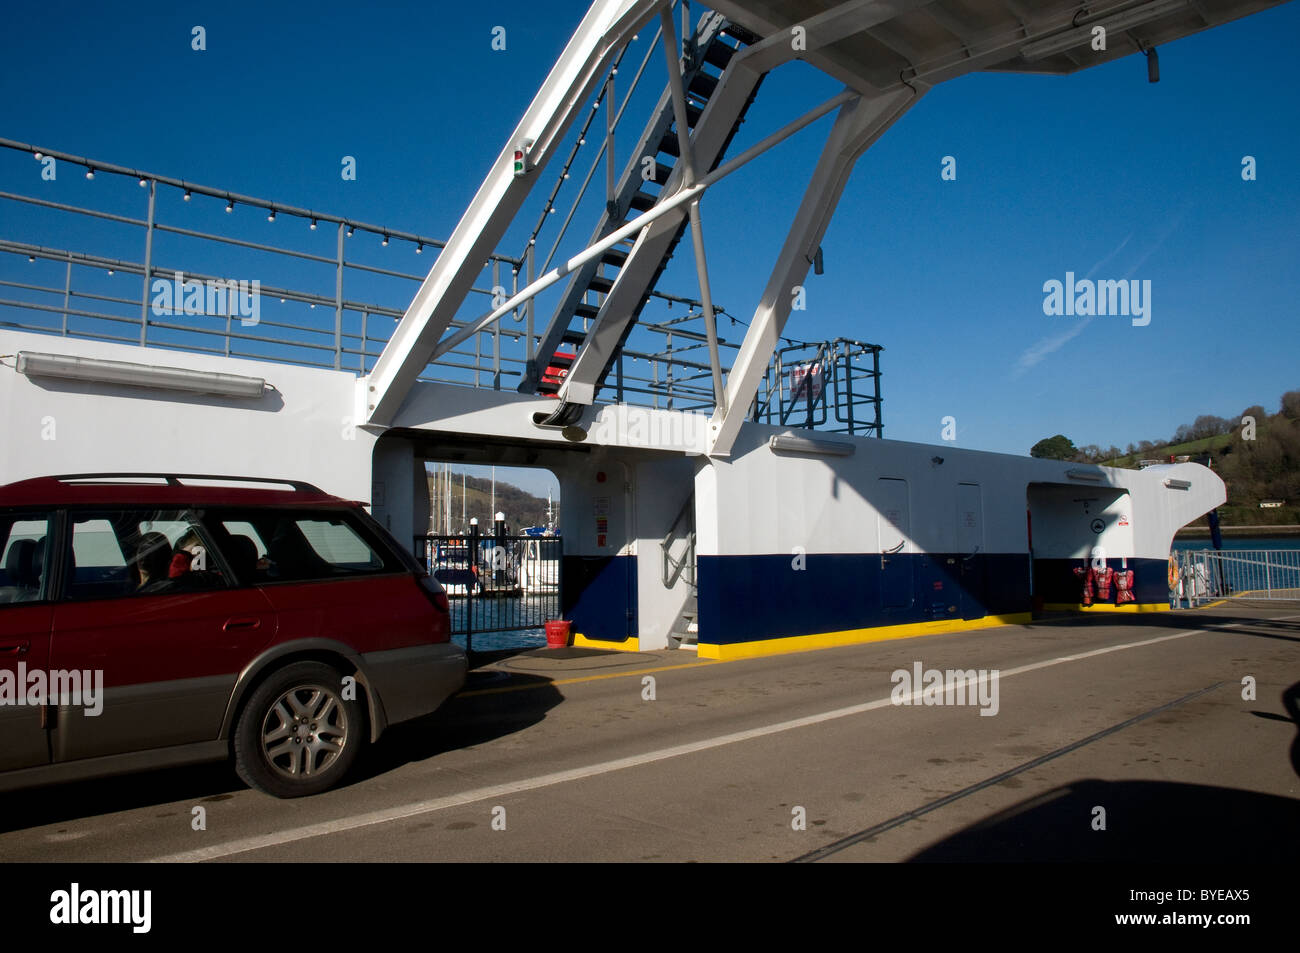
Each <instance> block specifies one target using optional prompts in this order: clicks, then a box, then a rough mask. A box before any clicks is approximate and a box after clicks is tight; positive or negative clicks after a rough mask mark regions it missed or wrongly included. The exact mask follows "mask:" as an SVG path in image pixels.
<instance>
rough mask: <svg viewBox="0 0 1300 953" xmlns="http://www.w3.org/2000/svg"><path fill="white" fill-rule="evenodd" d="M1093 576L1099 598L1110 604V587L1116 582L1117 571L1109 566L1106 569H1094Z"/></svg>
mask: <svg viewBox="0 0 1300 953" xmlns="http://www.w3.org/2000/svg"><path fill="white" fill-rule="evenodd" d="M1092 575H1093V579H1094V581H1095V582H1096V584H1097V598H1098V599H1100V600H1101V601H1102V602H1110V587H1111V586H1112V585H1113V584H1114V582H1115V570H1113V569H1111V568H1110V567H1109V566H1107V567H1106V568H1105V569H1094V570H1093V571H1092Z"/></svg>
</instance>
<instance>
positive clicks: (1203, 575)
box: [1179, 549, 1300, 607]
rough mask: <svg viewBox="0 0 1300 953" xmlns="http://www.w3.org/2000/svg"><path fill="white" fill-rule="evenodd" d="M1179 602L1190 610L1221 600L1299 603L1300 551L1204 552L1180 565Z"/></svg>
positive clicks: (1190, 555)
mask: <svg viewBox="0 0 1300 953" xmlns="http://www.w3.org/2000/svg"><path fill="white" fill-rule="evenodd" d="M1179 582H1180V588H1181V592H1180V596H1179V598H1180V602H1181V603H1182V604H1186V605H1189V606H1192V607H1196V606H1202V605H1205V604H1206V603H1209V602H1216V601H1219V600H1222V599H1234V600H1242V601H1254V600H1260V601H1265V602H1300V550H1298V549H1238V550H1213V549H1205V550H1199V551H1193V552H1187V553H1183V554H1182V556H1181V559H1180V561H1179Z"/></svg>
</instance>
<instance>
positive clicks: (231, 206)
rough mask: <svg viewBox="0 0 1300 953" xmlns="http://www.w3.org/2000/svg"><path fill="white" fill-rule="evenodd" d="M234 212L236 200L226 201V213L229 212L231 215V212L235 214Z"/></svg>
mask: <svg viewBox="0 0 1300 953" xmlns="http://www.w3.org/2000/svg"><path fill="white" fill-rule="evenodd" d="M234 210H235V200H234V199H227V200H226V212H227V213H230V212H233V211H234Z"/></svg>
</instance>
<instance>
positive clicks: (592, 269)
mask: <svg viewBox="0 0 1300 953" xmlns="http://www.w3.org/2000/svg"><path fill="white" fill-rule="evenodd" d="M757 39H758V38H757V37H756V36H754V35H753V34H751V33H749V32H748V31H745V30H742V29H740V28H738V27H736V26H735V25H734V24H730V23H728V22H727V21H726V20H724V19H722V18H721V17H720V16H718V15H717V14H705V15H704V16H702V17H701V19H700V21H699V24H698V26H697V27H696V30H695V33H694V34H693V35H692V37H691V41H690V43H689V44H688V54H689V55H688V56H687V57H686V60H685V65H684V70H685V71H684V73H683V76H682V82H683V85H684V86H685V88H686V91H687V105H686V121H687V125H688V127H689V128H690V129H691V130H694V129H695V127H696V126H697V125H698V124H699V122H700V119H701V117H702V116H703V115H704V111H705V107H706V106H707V105H708V103H709V100H710V98H711V97H712V96H713V95H714V93H715V92H716V91H717V88H718V85H719V83H720V80H721V73H720V72H717V73H714V72H709V70H714V71H722V70H725V69H726V67H727V65H728V64H729V63H730V62H731V60H732V59H733V57H734V56H735V54H736V53H737V52H738V51H739V50H740V49H742V48H743V47H744V46H745V45H747V44H749V43H754V42H756V41H757ZM706 67H707V70H706ZM752 100H753V97H752V96H750V97H749V100H748V101H746V102H745V104H744V106H743V108H742V109H741V110H740V112H739V115H738V116H736V117H735V118H734V120H732V121H731V127H730V130H729V132H728V134H727V135H726V137H725V142H724V145H723V147H722V151H723V152H725V150H726V146H727V145H728V144H730V141H731V139H732V137H733V136H734V135H735V132H736V130H737V129H738V128H739V126H740V124H741V122H742V121H743V120H744V116H745V112H746V111H747V110H748V108H749V103H750V102H752ZM724 121H725V120H724ZM633 155H634V156H646V155H653V156H654V157H655V161H654V167H653V175H652V177H651V178H650V179H649V180H647V179H646V178H645V177H644V176H643V174H642V169H643V164H642V163H641V162H640V161H633V162H631V163H629V165H628V167H627V169H626V170H625V171H624V173H623V176H622V178H621V179H620V180H619V182H618V184H617V185H616V187H615V194H614V198H613V199H612V200H611V201H610V202H609V203H608V206H607V208H606V210H605V213H604V215H603V216H602V218H601V221H600V223H599V224H598V226H597V228H596V231H595V233H594V235H593V238H592V240H593V241H596V240H599V239H600V238H601V237H603V236H605V235H607V234H609V233H610V232H611V231H613V230H614V229H616V228H618V227H620V226H621V225H623V224H624V223H626V222H627V221H628V220H629V219H631V218H635V217H636V216H637V215H639V214H641V213H643V212H646V211H649V210H650V209H651V208H653V207H654V206H655V204H656V203H657V202H658V201H659V199H660V197H661V195H660V194H659V193H660V191H661V190H662V187H663V186H664V185H665V184H666V183H667V182H668V180H669V178H670V176H671V175H672V173H673V171H674V169H675V168H676V164H677V162H678V161H679V159H680V148H679V142H678V138H677V130H676V123H675V117H674V112H673V105H672V98H671V96H670V95H669V93H668V91H667V90H665V91H664V93H663V95H662V96H661V97H660V99H659V105H658V108H657V109H656V112H655V115H653V116H652V117H651V120H650V122H649V123H648V124H647V126H646V128H645V131H644V133H643V134H642V137H641V140H640V148H638V149H637V150H636V151H635V152H634V153H633ZM720 158H721V155H720V154H719V156H717V157H716V158H715V163H714V164H716V159H720ZM697 171H702V170H697ZM684 228H685V223H684V222H683V223H682V225H681V226H680V227H678V229H677V230H676V233H675V234H674V235H673V236H672V240H671V242H670V243H669V245H668V247H667V250H666V251H665V252H664V253H663V254H662V256H661V258H660V260H659V261H658V262H657V263H655V262H654V261H652V260H643V261H642V262H641V267H640V268H638V269H637V270H636V279H635V284H634V285H631V286H629V288H635V289H636V290H638V291H639V290H641V285H643V284H644V293H642V294H640V295H637V298H639V301H637V303H636V306H635V309H634V310H633V312H632V314H631V320H630V321H629V322H628V323H627V326H626V328H625V329H624V330H623V332H622V337H621V338H620V339H619V342H618V348H616V349H614V351H613V352H612V353H611V355H610V357H609V359H608V361H607V363H606V366H605V367H604V369H603V370H602V372H601V374H600V378H599V381H598V382H597V385H596V389H597V391H599V389H600V386H601V384H603V382H604V380H605V377H606V375H607V374H608V373H609V370H610V367H611V366H612V365H613V362H614V360H615V358H616V357H617V351H618V350H619V349H621V348H622V345H623V343H624V342H625V341H626V340H627V335H628V333H629V332H630V331H631V328H632V326H633V325H634V324H635V322H636V319H637V316H638V315H639V314H640V311H641V309H642V308H643V307H644V306H645V303H646V301H647V300H648V298H649V293H650V291H651V290H652V289H653V288H654V285H655V282H656V281H658V279H659V275H660V274H661V273H662V271H663V269H664V267H665V266H666V265H667V263H668V261H669V260H670V259H671V258H672V255H673V252H674V250H675V248H676V245H677V242H678V240H679V239H680V238H681V235H682V232H683V231H684ZM634 246H635V243H634V242H630V243H629V244H628V245H625V246H616V247H615V248H611V249H610V250H609V251H607V252H605V253H604V254H603V255H601V256H600V257H599V258H597V259H595V260H593V261H590V262H588V263H587V264H586V265H584V266H583V267H582V268H580V269H578V270H577V271H576V272H575V273H574V275H573V277H572V278H571V279H570V281H569V284H568V287H567V288H566V291H565V294H564V296H563V298H562V299H561V301H560V303H559V306H558V307H557V309H556V311H555V314H554V316H553V317H552V319H551V322H550V324H549V326H548V327H547V330H546V333H545V334H544V335H543V337H542V339H541V341H540V343H539V345H538V349H537V357H536V360H535V361H534V362H532V364H531V365H530V366H529V368H528V370H527V372H526V373H525V374H524V376H523V380H522V381H521V382H520V385H519V390H520V392H521V393H536V394H542V395H549V396H554V395H555V394H557V393H558V392H559V390H560V387H561V386H562V385H563V383H564V379H565V377H566V376H567V373H568V370H569V368H571V367H572V366H573V364H574V363H575V361H576V360H577V357H578V355H579V354H580V353H581V351H582V348H583V347H584V346H585V345H586V344H587V335H588V332H589V330H590V329H592V328H593V327H594V326H595V322H596V320H597V318H598V317H599V315H600V307H601V305H602V304H603V303H604V301H605V299H606V297H607V296H608V295H609V293H610V292H611V290H612V289H613V288H614V285H615V282H616V281H617V280H618V278H619V276H620V275H621V274H622V273H623V272H624V269H625V267H626V266H627V265H628V263H629V259H630V258H632V257H633V253H632V248H633V247H634ZM647 266H650V267H647ZM647 277H648V278H649V281H648V282H647V281H646V279H647ZM629 280H631V278H629Z"/></svg>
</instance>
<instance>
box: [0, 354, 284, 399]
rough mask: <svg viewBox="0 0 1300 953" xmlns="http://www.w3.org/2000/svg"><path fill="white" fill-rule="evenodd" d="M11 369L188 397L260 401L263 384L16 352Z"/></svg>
mask: <svg viewBox="0 0 1300 953" xmlns="http://www.w3.org/2000/svg"><path fill="white" fill-rule="evenodd" d="M15 369H16V370H17V371H18V373H19V374H25V375H26V376H28V377H58V378H63V379H65V380H76V381H94V382H96V383H101V384H129V385H133V386H136V387H158V388H162V389H163V390H180V391H187V392H189V393H192V394H220V395H222V396H225V397H249V398H256V397H261V396H262V394H263V393H264V392H265V390H266V381H265V380H264V379H263V378H260V377H241V376H239V375H237V374H219V373H216V372H213V371H195V370H191V369H189V368H186V367H159V366H156V365H153V364H130V363H127V362H126V361H105V360H101V359H99V358H95V357H72V356H70V355H67V354H41V353H37V352H35V351H19V352H18V360H17V362H16V364H15Z"/></svg>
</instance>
